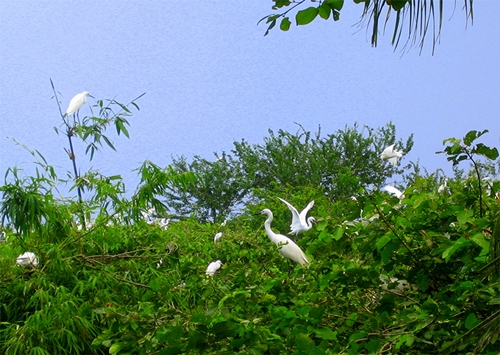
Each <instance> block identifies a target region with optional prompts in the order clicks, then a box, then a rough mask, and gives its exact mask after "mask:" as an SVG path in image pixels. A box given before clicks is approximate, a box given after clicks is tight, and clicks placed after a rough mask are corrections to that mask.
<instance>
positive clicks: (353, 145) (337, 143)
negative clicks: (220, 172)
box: [234, 123, 413, 200]
mask: <svg viewBox="0 0 500 355" xmlns="http://www.w3.org/2000/svg"><path fill="white" fill-rule="evenodd" d="M394 143H397V145H398V146H399V147H401V148H402V150H403V151H404V152H405V153H408V152H409V151H410V150H411V148H412V146H413V136H410V137H409V138H408V139H407V141H406V143H405V144H403V143H402V142H401V141H400V140H396V128H395V126H394V125H392V124H390V123H389V124H387V125H386V126H385V127H381V128H376V129H373V128H369V127H366V126H365V127H363V128H362V129H360V128H359V127H358V125H357V124H354V125H353V126H352V127H349V126H346V127H345V128H344V129H343V130H338V131H337V132H335V133H333V134H328V135H326V136H325V137H322V135H321V130H318V132H317V133H315V134H311V132H307V131H305V130H304V129H302V128H301V129H300V130H299V131H298V132H297V133H296V134H292V133H289V132H286V131H283V130H279V131H278V132H277V134H275V133H274V132H273V131H271V130H270V131H269V136H268V137H265V138H264V143H263V144H253V145H252V144H249V143H248V142H246V141H241V142H235V143H234V144H235V148H234V154H235V156H236V157H238V158H239V159H240V161H241V162H242V167H243V169H244V170H245V176H246V178H247V179H248V180H249V184H250V185H251V186H252V188H253V189H254V193H257V195H255V197H258V198H260V197H261V196H260V195H259V193H258V190H259V189H261V190H266V191H272V190H274V191H275V192H279V191H280V190H282V189H283V188H285V186H287V185H288V186H293V187H295V188H300V187H305V186H313V187H321V188H322V189H323V191H324V193H326V194H327V195H328V196H329V197H330V198H331V199H332V200H335V199H338V198H341V197H344V198H346V197H347V198H349V197H350V196H353V195H355V194H356V193H357V192H358V190H359V189H360V187H363V188H367V187H373V186H381V185H382V184H383V183H384V182H385V181H386V180H387V179H388V178H390V177H391V176H393V174H396V173H403V172H404V171H405V170H406V169H407V168H408V166H406V167H405V166H402V165H399V166H396V167H393V166H391V165H390V164H388V163H387V162H382V161H381V158H380V153H381V152H382V151H383V150H384V148H385V147H387V146H389V145H391V144H394Z"/></svg>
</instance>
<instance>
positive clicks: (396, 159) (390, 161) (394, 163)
mask: <svg viewBox="0 0 500 355" xmlns="http://www.w3.org/2000/svg"><path fill="white" fill-rule="evenodd" d="M398 159H399V158H398V157H392V158H389V159H388V161H389V163H391V165H392V166H396V165H398Z"/></svg>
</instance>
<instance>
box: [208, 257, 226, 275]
mask: <svg viewBox="0 0 500 355" xmlns="http://www.w3.org/2000/svg"><path fill="white" fill-rule="evenodd" d="M221 266H222V261H220V260H217V261H212V262H211V263H210V264H208V267H207V271H206V272H205V273H206V274H207V275H209V276H213V275H214V274H215V273H216V272H217V270H219V269H220V267H221Z"/></svg>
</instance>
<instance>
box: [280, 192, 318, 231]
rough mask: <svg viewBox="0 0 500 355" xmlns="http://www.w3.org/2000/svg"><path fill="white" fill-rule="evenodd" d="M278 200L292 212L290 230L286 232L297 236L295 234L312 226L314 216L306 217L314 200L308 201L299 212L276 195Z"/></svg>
mask: <svg viewBox="0 0 500 355" xmlns="http://www.w3.org/2000/svg"><path fill="white" fill-rule="evenodd" d="M278 198H279V199H280V201H282V202H283V203H284V204H285V205H287V207H288V209H289V210H290V212H292V224H290V232H289V233H288V234H295V238H297V234H299V233H301V232H305V231H308V230H309V229H311V228H312V226H313V222H315V221H316V219H315V218H314V217H309V218H307V219H306V216H307V212H309V210H310V209H311V208H312V207H313V206H314V201H311V202H309V204H308V205H307V206H306V208H304V209H303V210H302V212H300V213H299V211H297V209H296V208H295V207H293V206H292V205H291V204H290V203H289V202H287V201H285V200H283V199H282V198H281V197H278Z"/></svg>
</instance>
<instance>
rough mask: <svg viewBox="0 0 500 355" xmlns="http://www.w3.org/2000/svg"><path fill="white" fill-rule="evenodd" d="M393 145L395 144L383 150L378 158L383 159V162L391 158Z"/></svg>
mask: <svg viewBox="0 0 500 355" xmlns="http://www.w3.org/2000/svg"><path fill="white" fill-rule="evenodd" d="M395 145H396V143H394V144H391V145H390V146H388V147H387V148H385V149H384V150H383V151H382V153H381V154H380V158H381V159H384V160H385V159H388V158H389V157H390V156H391V154H392V152H393V151H394V146H395Z"/></svg>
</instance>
